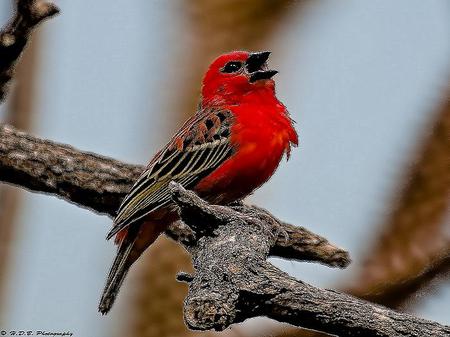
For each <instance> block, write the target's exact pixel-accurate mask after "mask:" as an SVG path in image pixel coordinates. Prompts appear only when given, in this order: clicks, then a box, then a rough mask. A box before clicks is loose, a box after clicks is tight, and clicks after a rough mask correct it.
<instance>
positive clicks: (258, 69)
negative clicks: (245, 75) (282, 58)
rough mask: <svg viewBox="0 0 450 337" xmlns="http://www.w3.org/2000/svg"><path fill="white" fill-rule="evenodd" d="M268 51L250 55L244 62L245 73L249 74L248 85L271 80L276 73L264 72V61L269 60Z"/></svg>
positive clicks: (265, 67) (274, 71)
mask: <svg viewBox="0 0 450 337" xmlns="http://www.w3.org/2000/svg"><path fill="white" fill-rule="evenodd" d="M269 55H270V51H262V52H257V53H251V54H250V56H249V57H248V59H247V61H246V62H245V66H246V68H247V71H248V72H249V74H250V83H253V82H256V81H258V80H267V79H269V78H272V76H274V75H275V74H276V73H278V71H276V70H266V69H267V66H266V61H267V59H268V58H269Z"/></svg>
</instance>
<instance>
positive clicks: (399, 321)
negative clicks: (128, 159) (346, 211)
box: [0, 124, 450, 336]
mask: <svg viewBox="0 0 450 337" xmlns="http://www.w3.org/2000/svg"><path fill="white" fill-rule="evenodd" d="M142 169H143V168H142V167H141V166H135V165H129V164H124V163H121V162H119V161H116V160H113V159H110V158H106V157H103V156H99V155H96V154H93V153H88V152H81V151H79V150H76V149H74V148H73V147H71V146H68V145H64V144H58V143H54V142H51V141H48V140H43V139H39V138H36V137H33V136H31V135H29V134H26V133H22V132H19V131H17V130H15V129H14V128H12V127H10V126H6V125H1V124H0V181H3V182H7V183H11V184H14V185H17V186H20V187H23V188H26V189H28V190H32V191H36V192H44V193H49V194H52V195H56V196H58V197H60V198H63V199H65V200H67V201H70V202H72V203H75V204H77V205H78V206H82V207H85V208H89V209H90V210H93V211H96V212H98V213H102V214H107V215H109V216H113V215H114V213H115V210H116V209H117V207H118V205H119V203H120V201H121V199H122V198H123V197H124V195H125V194H126V192H127V191H128V190H129V188H130V186H131V184H132V183H133V181H134V180H135V179H136V178H137V177H138V175H139V174H140V173H141V171H142ZM171 188H172V193H173V197H174V200H175V202H176V203H177V204H178V205H179V206H180V209H181V217H182V219H183V221H179V222H177V223H176V224H174V225H173V226H172V227H171V228H170V229H169V230H167V232H166V234H168V235H169V236H170V237H172V238H174V239H176V240H178V241H179V242H181V243H182V244H183V245H184V246H185V248H186V249H187V250H188V251H190V252H191V254H192V256H193V262H194V267H195V270H196V272H195V274H194V275H189V274H180V276H179V279H180V280H184V281H187V282H189V284H190V285H189V294H188V296H187V298H186V301H185V320H186V323H187V325H188V326H189V327H190V328H192V329H200V330H207V329H216V330H222V329H224V328H226V327H227V326H229V325H230V324H233V323H238V322H242V321H243V320H245V319H247V318H250V317H256V316H267V317H271V318H273V319H276V320H278V321H282V322H288V323H291V324H293V325H297V326H302V327H306V328H311V329H318V330H321V331H324V332H328V333H336V334H339V335H341V336H355V335H362V336H448V335H449V334H450V328H448V327H446V326H442V325H439V324H438V323H434V322H430V321H426V320H422V319H419V318H416V317H414V316H411V315H408V314H403V313H399V312H395V311H391V310H388V309H386V308H383V307H380V306H376V305H373V304H370V303H368V302H364V301H362V300H358V299H356V298H353V297H351V296H349V295H345V294H340V293H337V292H334V291H331V290H323V289H317V288H315V287H313V286H310V285H308V284H306V283H303V282H301V281H298V280H296V279H294V278H292V277H290V276H289V275H287V274H285V273H283V272H281V271H280V270H278V269H277V268H275V267H274V266H273V265H271V264H270V263H268V262H267V261H266V259H267V256H269V255H274V256H280V257H283V258H289V259H296V260H304V261H316V262H320V263H323V264H325V265H328V266H337V267H345V266H347V265H348V263H349V262H350V259H349V256H348V253H347V252H345V251H344V250H342V249H340V248H338V247H336V246H334V245H332V244H331V243H329V242H328V241H327V240H325V239H324V238H322V237H320V236H318V235H317V234H314V233H311V232H309V231H308V230H306V229H304V228H301V227H296V226H292V225H289V224H286V223H284V222H282V221H280V220H278V219H276V218H275V217H274V216H273V215H271V214H270V213H269V212H267V211H266V210H263V209H261V208H258V207H255V206H247V205H244V204H234V205H230V206H228V207H225V206H213V205H209V204H207V203H206V202H204V201H203V200H201V199H200V198H198V197H197V196H196V195H195V194H194V193H192V192H187V191H185V190H183V189H182V188H181V187H180V186H177V185H173V184H172V185H171ZM186 224H187V225H186Z"/></svg>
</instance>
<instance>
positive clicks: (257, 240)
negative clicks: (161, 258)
mask: <svg viewBox="0 0 450 337" xmlns="http://www.w3.org/2000/svg"><path fill="white" fill-rule="evenodd" d="M171 189H172V192H173V198H174V200H175V202H176V203H177V204H178V206H179V207H180V210H181V217H182V219H183V221H184V222H185V223H186V224H188V225H189V226H190V227H191V228H193V229H194V230H195V231H196V232H197V233H200V236H199V237H198V238H197V241H196V244H195V245H194V246H190V247H188V250H189V252H190V253H191V254H192V259H193V263H194V268H195V271H196V272H195V274H194V275H188V274H186V273H183V274H181V275H180V276H179V280H183V281H186V282H188V283H189V293H188V296H187V297H186V300H185V307H184V316H185V321H186V323H187V325H188V326H189V327H190V328H191V329H196V330H209V329H215V330H224V329H225V328H227V327H228V326H230V325H231V324H233V323H238V322H242V321H244V320H245V319H248V318H251V317H256V316H267V317H270V318H273V319H276V320H278V321H280V322H287V323H290V324H293V325H296V326H301V327H305V328H309V329H315V330H320V331H323V332H327V333H331V334H337V335H339V336H367V337H370V336H389V337H393V336H418V337H419V336H420V337H422V336H448V335H449V334H450V327H447V326H443V325H440V324H438V323H434V322H431V321H427V320H423V319H419V318H416V317H414V316H412V315H409V314H404V313H399V312H396V311H392V310H389V309H387V308H384V307H381V306H378V305H374V304H371V303H369V302H366V301H363V300H360V299H357V298H355V297H352V296H350V295H346V294H343V293H338V292H335V291H332V290H324V289H318V288H315V287H313V286H311V285H309V284H306V283H304V282H301V281H298V280H296V279H294V278H292V277H290V276H289V275H287V274H286V273H284V272H282V271H280V270H279V269H277V268H276V267H274V266H273V265H271V264H270V263H268V262H267V261H266V259H267V256H268V255H269V252H270V249H271V247H273V246H274V245H275V244H276V238H275V237H274V236H273V226H272V224H270V223H268V222H266V221H265V218H264V217H263V218H261V217H260V216H259V214H258V216H257V217H254V216H253V215H252V216H249V215H248V214H242V213H240V212H238V211H237V210H235V209H232V208H230V207H223V206H214V205H209V204H208V203H206V202H205V201H203V200H201V199H200V198H199V197H198V196H196V195H195V194H194V193H193V192H190V191H186V190H184V189H183V188H182V187H181V186H180V185H176V184H174V183H172V185H171ZM204 228H208V231H207V232H203V233H202V230H203V229H204Z"/></svg>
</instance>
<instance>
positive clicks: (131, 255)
mask: <svg viewBox="0 0 450 337" xmlns="http://www.w3.org/2000/svg"><path fill="white" fill-rule="evenodd" d="M139 227H140V226H130V227H129V228H128V229H127V233H126V235H125V236H124V237H123V239H122V240H121V242H120V243H119V248H118V250H117V255H116V257H115V259H114V262H113V264H112V266H111V269H110V270H109V273H108V278H107V279H106V285H105V288H104V289H103V293H102V298H101V299H100V303H99V305H98V311H100V312H101V313H102V314H103V315H105V314H107V313H108V312H109V310H110V309H111V307H112V305H113V304H114V301H115V299H116V297H117V294H118V293H119V289H120V286H121V285H122V283H123V280H124V279H125V276H126V275H127V273H128V270H129V269H130V267H131V265H132V264H133V262H134V261H136V259H137V258H138V257H139V255H140V253H141V252H138V251H136V247H135V245H136V240H137V237H138V233H139Z"/></svg>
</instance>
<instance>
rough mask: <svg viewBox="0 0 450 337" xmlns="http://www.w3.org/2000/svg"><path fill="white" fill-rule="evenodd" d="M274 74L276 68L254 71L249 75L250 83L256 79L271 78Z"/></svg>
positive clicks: (276, 72)
mask: <svg viewBox="0 0 450 337" xmlns="http://www.w3.org/2000/svg"><path fill="white" fill-rule="evenodd" d="M275 74H278V71H276V70H259V71H255V72H253V73H252V74H251V75H250V83H253V82H256V81H258V80H268V79H269V78H272V77H273V76H274V75H275Z"/></svg>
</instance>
